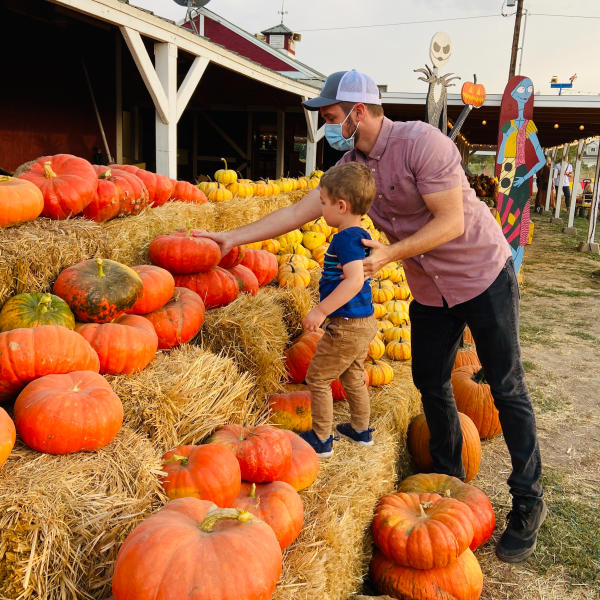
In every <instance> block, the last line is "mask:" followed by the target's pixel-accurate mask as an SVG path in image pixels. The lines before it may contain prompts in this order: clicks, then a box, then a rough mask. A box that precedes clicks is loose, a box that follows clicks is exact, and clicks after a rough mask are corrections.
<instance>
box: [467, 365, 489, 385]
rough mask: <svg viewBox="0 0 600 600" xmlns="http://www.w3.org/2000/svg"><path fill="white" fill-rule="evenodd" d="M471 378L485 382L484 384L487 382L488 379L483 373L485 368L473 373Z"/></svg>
mask: <svg viewBox="0 0 600 600" xmlns="http://www.w3.org/2000/svg"><path fill="white" fill-rule="evenodd" d="M471 379H472V380H473V381H474V382H475V383H483V384H486V383H487V381H486V380H485V375H484V374H483V368H481V369H479V371H477V373H475V374H474V375H473V377H471Z"/></svg>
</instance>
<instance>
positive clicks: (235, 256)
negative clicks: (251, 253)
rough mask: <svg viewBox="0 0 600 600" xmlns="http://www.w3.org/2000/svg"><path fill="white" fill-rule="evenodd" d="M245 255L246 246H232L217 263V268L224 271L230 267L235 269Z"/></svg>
mask: <svg viewBox="0 0 600 600" xmlns="http://www.w3.org/2000/svg"><path fill="white" fill-rule="evenodd" d="M245 255H246V246H244V245H242V246H234V247H233V248H232V249H231V250H230V251H229V252H228V253H227V254H226V255H225V256H223V257H222V258H221V261H220V262H219V267H223V268H224V269H230V268H231V267H235V266H236V265H239V264H240V263H241V262H242V261H243V260H244V256H245Z"/></svg>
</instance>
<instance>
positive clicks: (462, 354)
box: [453, 348, 481, 369]
mask: <svg viewBox="0 0 600 600" xmlns="http://www.w3.org/2000/svg"><path fill="white" fill-rule="evenodd" d="M467 365H473V366H475V367H479V368H481V363H480V362H479V357H478V356H477V352H476V351H475V350H469V349H467V348H459V349H458V352H457V353H456V360H455V361H454V367H453V369H457V368H458V367H465V366H467Z"/></svg>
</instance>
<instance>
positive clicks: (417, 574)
mask: <svg viewBox="0 0 600 600" xmlns="http://www.w3.org/2000/svg"><path fill="white" fill-rule="evenodd" d="M370 573H371V580H372V581H373V583H374V584H375V586H376V588H377V589H378V590H379V592H381V593H382V594H389V595H390V596H392V597H394V598H403V599H407V600H408V599H409V600H438V599H439V600H479V597H480V596H481V591H482V590H483V573H482V572H481V567H480V566H479V562H478V561H477V559H476V558H475V555H474V554H473V553H472V552H471V551H470V550H466V551H465V552H463V553H462V554H461V555H460V556H459V557H458V559H457V560H456V561H454V562H453V563H451V564H450V565H448V566H447V567H441V568H437V569H425V570H423V569H411V568H410V567H401V566H400V565H397V564H395V563H394V562H393V561H391V560H389V559H388V558H386V557H385V556H384V554H383V553H381V552H376V553H375V554H374V556H373V559H372V560H371V568H370Z"/></svg>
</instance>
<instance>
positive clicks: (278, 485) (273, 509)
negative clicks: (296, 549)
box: [232, 481, 304, 550]
mask: <svg viewBox="0 0 600 600" xmlns="http://www.w3.org/2000/svg"><path fill="white" fill-rule="evenodd" d="M232 506H233V508H237V509H239V510H247V511H248V512H250V513H252V514H253V515H254V516H256V517H258V518H259V519H261V520H262V521H264V522H265V523H266V524H267V525H269V526H270V527H271V529H272V530H273V531H274V532H275V537H276V538H277V541H278V542H279V546H280V548H281V549H282V550H284V549H285V548H287V547H288V546H289V545H290V544H291V543H292V542H293V541H294V540H295V539H296V538H297V537H298V535H299V534H300V530H301V529H302V524H303V523H304V506H303V504H302V498H300V496H299V495H298V492H297V491H296V490H295V489H294V488H293V487H292V486H291V485H290V484H289V483H285V481H273V482H270V483H258V484H256V483H242V489H241V490H240V493H239V494H238V496H237V498H236V499H235V500H234V501H233V504H232Z"/></svg>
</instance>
